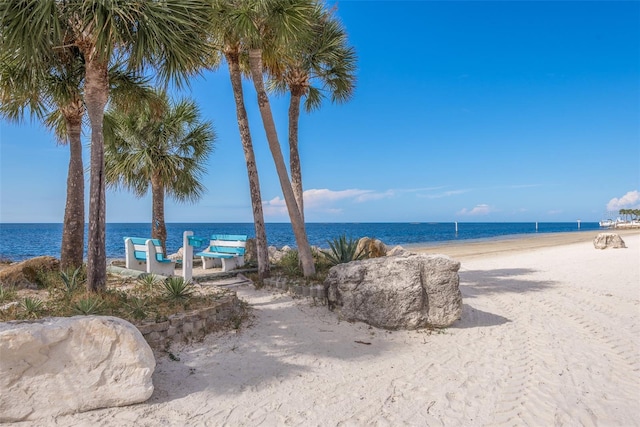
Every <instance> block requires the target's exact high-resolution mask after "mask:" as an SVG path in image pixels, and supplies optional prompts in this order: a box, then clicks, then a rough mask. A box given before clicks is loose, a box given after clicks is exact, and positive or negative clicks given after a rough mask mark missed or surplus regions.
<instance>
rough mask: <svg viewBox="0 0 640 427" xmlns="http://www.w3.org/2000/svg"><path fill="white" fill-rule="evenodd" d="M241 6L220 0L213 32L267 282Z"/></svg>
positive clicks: (261, 270) (262, 273) (260, 267)
mask: <svg viewBox="0 0 640 427" xmlns="http://www.w3.org/2000/svg"><path fill="white" fill-rule="evenodd" d="M240 6H241V2H238V1H230V0H218V1H214V2H213V12H214V13H213V24H214V25H213V28H214V38H215V40H216V44H217V45H218V49H220V50H221V51H222V53H223V54H224V57H225V60H226V62H227V66H228V68H229V77H230V79H231V87H232V89H233V98H234V101H235V105H236V117H237V120H238V130H239V132H240V141H241V143H242V150H243V152H244V159H245V163H246V166H247V176H248V179H249V193H250V197H251V206H252V211H253V223H254V229H255V233H256V256H257V261H258V277H259V278H260V279H263V278H265V277H268V276H269V273H270V272H269V270H270V269H269V252H268V246H267V233H266V227H265V223H264V213H263V210H262V195H261V193H260V179H259V176H258V167H257V164H256V157H255V154H254V151H253V142H252V140H251V131H250V128H249V118H248V116H247V110H246V108H245V105H244V93H243V90H242V63H241V56H242V55H243V53H244V50H243V49H244V47H243V45H242V42H241V39H240V36H239V33H240V30H239V29H238V28H237V27H236V25H237V24H238V23H237V21H235V20H234V19H233V17H234V14H235V11H236V10H237V9H238V8H239V7H240Z"/></svg>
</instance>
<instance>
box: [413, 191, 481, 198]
mask: <svg viewBox="0 0 640 427" xmlns="http://www.w3.org/2000/svg"><path fill="white" fill-rule="evenodd" d="M469 191H471V190H469V189H467V190H449V191H444V192H442V193H438V194H427V195H418V197H422V198H426V199H441V198H443V197H451V196H457V195H458V194H464V193H468V192H469Z"/></svg>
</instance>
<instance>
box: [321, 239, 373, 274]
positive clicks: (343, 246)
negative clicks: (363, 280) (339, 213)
mask: <svg viewBox="0 0 640 427" xmlns="http://www.w3.org/2000/svg"><path fill="white" fill-rule="evenodd" d="M327 243H328V244H329V250H328V251H324V256H325V257H326V258H327V261H328V262H329V264H330V265H332V266H334V265H338V264H344V263H347V262H351V261H358V260H361V259H365V258H367V252H366V250H365V249H361V250H358V239H352V238H349V239H347V236H345V235H344V234H343V235H342V236H340V237H338V238H337V239H333V240H328V241H327Z"/></svg>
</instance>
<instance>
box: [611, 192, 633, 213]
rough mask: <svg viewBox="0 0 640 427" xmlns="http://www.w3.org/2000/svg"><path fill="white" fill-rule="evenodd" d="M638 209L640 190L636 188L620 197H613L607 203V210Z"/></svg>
mask: <svg viewBox="0 0 640 427" xmlns="http://www.w3.org/2000/svg"><path fill="white" fill-rule="evenodd" d="M626 208H628V209H637V208H640V191H638V190H634V191H629V192H628V193H627V194H625V195H624V196H622V197H620V198H619V199H618V198H615V197H614V198H613V199H611V200H609V203H607V210H608V211H612V212H617V211H619V210H620V209H626Z"/></svg>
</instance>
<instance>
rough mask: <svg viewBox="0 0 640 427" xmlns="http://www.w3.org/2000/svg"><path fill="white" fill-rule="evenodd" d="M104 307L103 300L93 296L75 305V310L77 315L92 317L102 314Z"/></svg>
mask: <svg viewBox="0 0 640 427" xmlns="http://www.w3.org/2000/svg"><path fill="white" fill-rule="evenodd" d="M103 305H104V303H103V302H102V298H100V296H99V295H93V296H88V297H87V298H83V299H81V300H79V301H77V302H76V303H75V304H74V305H73V310H74V311H75V313H76V314H83V315H85V316H91V315H97V314H101V313H102V306H103Z"/></svg>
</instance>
